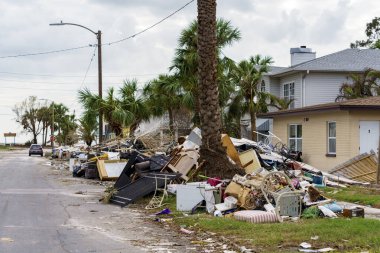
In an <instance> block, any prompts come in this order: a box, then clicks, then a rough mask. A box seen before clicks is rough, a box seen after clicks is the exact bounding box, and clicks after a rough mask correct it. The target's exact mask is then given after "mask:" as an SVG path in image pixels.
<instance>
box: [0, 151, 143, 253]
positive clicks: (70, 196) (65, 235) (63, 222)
mask: <svg viewBox="0 0 380 253" xmlns="http://www.w3.org/2000/svg"><path fill="white" fill-rule="evenodd" d="M46 162H47V160H46V159H44V158H41V157H37V156H36V157H33V156H32V157H29V156H28V155H27V151H18V152H1V153H0V252H1V253H8V252H9V253H10V252H12V253H34V252H35V253H44V252H47V253H55V252H57V253H58V252H59V253H60V252H64V253H67V252H80V253H83V252H131V253H132V252H143V251H142V250H141V247H137V246H134V245H132V243H130V242H129V241H128V240H122V239H120V238H119V239H118V238H116V237H115V238H112V235H110V233H107V230H104V229H102V228H101V227H97V221H99V217H97V218H96V216H94V217H95V218H92V217H91V215H92V213H91V212H89V210H88V208H86V211H83V210H80V209H79V207H80V206H81V205H82V204H83V203H87V204H88V203H96V202H91V201H86V198H85V197H82V198H78V196H76V195H75V194H74V193H73V191H74V190H76V189H75V186H73V187H72V188H70V186H69V185H68V186H67V187H63V186H62V184H56V183H55V182H54V181H52V180H51V178H49V177H48V176H47V174H48V173H49V170H48V169H47V168H46V166H43V163H46ZM87 188H88V187H87ZM90 188H91V187H90ZM89 190H91V189H89ZM94 190H95V189H94ZM88 205H89V204H88ZM103 206H106V205H103ZM108 206H109V205H108ZM70 208H71V209H70ZM74 208H77V209H74ZM92 211H93V212H98V211H99V212H100V211H101V209H98V210H92ZM75 214H76V216H75ZM87 216H88V217H87ZM82 218H83V219H82ZM91 218H92V219H91ZM86 219H87V221H88V222H87V223H86V224H87V225H84V224H81V223H80V221H81V220H86ZM91 222H92V223H93V224H92V225H91V224H90V223H91ZM89 224H90V225H89Z"/></svg>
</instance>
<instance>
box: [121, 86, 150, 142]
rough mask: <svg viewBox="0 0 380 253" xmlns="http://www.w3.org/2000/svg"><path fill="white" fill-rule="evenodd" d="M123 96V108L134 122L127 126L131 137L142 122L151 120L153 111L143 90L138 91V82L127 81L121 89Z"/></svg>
mask: <svg viewBox="0 0 380 253" xmlns="http://www.w3.org/2000/svg"><path fill="white" fill-rule="evenodd" d="M119 93H120V96H121V100H120V102H121V106H122V109H123V110H124V112H128V113H130V114H131V115H132V121H131V122H130V123H129V124H127V126H128V127H129V132H130V135H131V136H134V133H135V131H136V129H137V127H138V126H139V125H140V123H141V122H143V121H147V120H149V118H150V116H151V111H150V110H149V108H148V106H147V104H146V101H145V99H144V97H143V96H142V92H141V90H140V91H139V90H138V87H137V80H136V79H132V80H125V81H124V84H123V86H122V87H121V88H120V89H119Z"/></svg>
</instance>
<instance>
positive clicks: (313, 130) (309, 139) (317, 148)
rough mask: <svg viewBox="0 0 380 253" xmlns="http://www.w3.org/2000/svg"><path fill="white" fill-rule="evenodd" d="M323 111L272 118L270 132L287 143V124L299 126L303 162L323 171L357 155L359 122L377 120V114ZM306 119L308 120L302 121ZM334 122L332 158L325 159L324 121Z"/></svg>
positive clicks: (325, 123) (325, 125)
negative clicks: (335, 140) (335, 141)
mask: <svg viewBox="0 0 380 253" xmlns="http://www.w3.org/2000/svg"><path fill="white" fill-rule="evenodd" d="M375 114H376V113H375V112H367V111H366V112H363V111H362V112H358V113H354V112H352V113H350V112H348V111H325V112H318V113H305V114H303V115H296V116H291V115H289V116H276V117H274V119H273V131H274V134H275V135H277V136H278V137H279V138H280V139H282V141H283V142H284V143H286V144H288V125H289V124H302V132H303V133H302V153H303V156H302V157H303V159H304V161H305V162H306V163H308V164H310V165H312V166H314V167H316V168H318V169H321V170H324V171H327V170H329V169H332V168H333V167H335V166H336V165H338V164H340V163H342V162H344V161H347V160H348V159H350V158H352V157H353V156H356V155H358V154H359V127H358V126H359V119H360V120H374V119H377V120H380V113H377V114H378V115H377V116H376V115H375ZM306 118H308V120H306ZM328 121H335V122H336V139H337V144H336V145H337V146H336V157H327V156H326V154H327V122H328Z"/></svg>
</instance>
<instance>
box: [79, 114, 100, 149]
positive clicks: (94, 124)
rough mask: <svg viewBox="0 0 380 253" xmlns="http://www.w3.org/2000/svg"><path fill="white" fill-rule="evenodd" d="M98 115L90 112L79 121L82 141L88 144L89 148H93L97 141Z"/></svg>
mask: <svg viewBox="0 0 380 253" xmlns="http://www.w3.org/2000/svg"><path fill="white" fill-rule="evenodd" d="M97 115H98V113H97V112H95V111H93V110H89V111H86V112H85V113H84V114H83V115H82V117H81V118H80V119H79V124H80V125H79V132H80V135H81V139H82V140H83V141H84V142H85V143H86V144H87V146H91V143H92V142H93V141H94V140H95V136H96V131H97V130H98V121H97Z"/></svg>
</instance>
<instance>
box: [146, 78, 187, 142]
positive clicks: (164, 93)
mask: <svg viewBox="0 0 380 253" xmlns="http://www.w3.org/2000/svg"><path fill="white" fill-rule="evenodd" d="M143 95H144V97H145V98H146V103H147V106H148V107H149V110H150V111H151V112H152V113H153V115H154V116H162V115H164V114H165V113H166V112H167V113H168V114H169V129H170V133H171V134H172V135H173V136H174V112H175V111H176V110H178V109H180V108H181V107H182V105H183V103H184V101H183V97H184V96H183V92H182V89H181V85H180V83H179V81H178V79H177V78H176V77H175V76H170V75H159V76H158V78H156V79H153V80H152V81H150V82H149V83H147V84H146V85H145V86H144V89H143Z"/></svg>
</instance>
